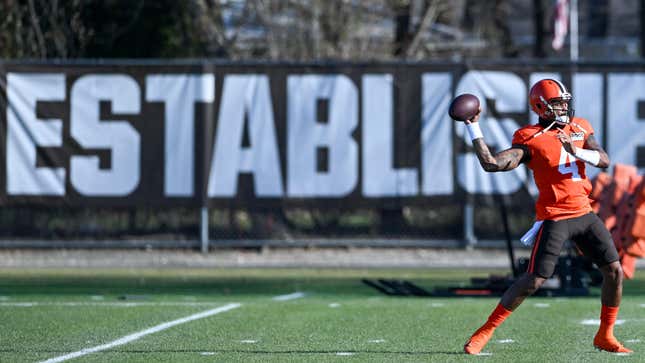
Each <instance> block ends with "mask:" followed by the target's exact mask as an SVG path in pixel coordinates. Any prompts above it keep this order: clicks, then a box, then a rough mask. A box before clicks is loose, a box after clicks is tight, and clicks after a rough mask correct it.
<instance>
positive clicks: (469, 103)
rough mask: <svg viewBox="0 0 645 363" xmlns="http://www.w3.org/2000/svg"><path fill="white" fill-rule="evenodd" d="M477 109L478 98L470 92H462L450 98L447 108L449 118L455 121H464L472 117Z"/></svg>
mask: <svg viewBox="0 0 645 363" xmlns="http://www.w3.org/2000/svg"><path fill="white" fill-rule="evenodd" d="M477 111H479V99H478V98H477V96H474V95H471V94H470V93H464V94H461V95H459V96H457V97H455V99H454V100H452V103H450V107H449V108H448V114H449V115H450V118H452V119H453V120H455V121H466V120H469V119H471V118H473V117H474V116H475V115H476V114H477Z"/></svg>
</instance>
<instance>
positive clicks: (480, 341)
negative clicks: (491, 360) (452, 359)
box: [464, 324, 495, 354]
mask: <svg viewBox="0 0 645 363" xmlns="http://www.w3.org/2000/svg"><path fill="white" fill-rule="evenodd" d="M494 331H495V328H494V327H491V326H488V325H487V324H484V326H482V327H481V328H479V329H477V331H476V332H475V333H474V334H473V335H472V336H471V337H470V339H468V341H467V342H466V344H464V352H465V353H467V354H479V352H481V351H482V349H484V347H485V346H486V343H488V341H489V340H490V338H491V337H492V336H493V332H494Z"/></svg>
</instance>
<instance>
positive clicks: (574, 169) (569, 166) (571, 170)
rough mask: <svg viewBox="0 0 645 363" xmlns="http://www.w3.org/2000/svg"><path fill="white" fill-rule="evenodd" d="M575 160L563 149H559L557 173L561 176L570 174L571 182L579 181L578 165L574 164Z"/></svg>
mask: <svg viewBox="0 0 645 363" xmlns="http://www.w3.org/2000/svg"><path fill="white" fill-rule="evenodd" d="M576 160H577V159H576V158H575V157H574V156H573V155H571V154H569V153H568V152H567V151H566V150H565V149H564V147H561V148H560V163H559V165H558V171H559V172H560V174H562V175H568V174H571V180H573V181H580V180H582V178H581V177H580V170H579V169H578V163H576Z"/></svg>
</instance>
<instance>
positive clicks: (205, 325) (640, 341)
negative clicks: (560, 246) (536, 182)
mask: <svg viewBox="0 0 645 363" xmlns="http://www.w3.org/2000/svg"><path fill="white" fill-rule="evenodd" d="M491 272H496V273H503V272H504V271H472V270H445V269H444V270H440V269H436V270H421V269H418V270H379V269H370V270H342V269H341V270H338V269H335V270H325V269H316V270H313V269H221V270H216V269H192V270H178V269H171V270H0V362H36V361H43V360H47V359H50V358H55V357H59V356H64V355H66V354H68V353H71V352H77V351H81V350H83V349H87V348H92V347H96V346H100V345H103V344H107V343H110V342H114V341H116V340H117V339H120V338H123V337H125V336H128V335H130V334H133V333H137V332H141V331H144V330H146V329H149V328H152V327H155V326H159V325H160V324H162V323H165V322H169V321H174V320H176V319H180V318H184V317H187V316H192V315H194V314H197V313H200V312H203V311H207V310H210V309H214V308H217V307H221V306H225V305H227V304H231V303H239V304H241V305H240V306H239V307H237V308H234V309H232V310H228V311H225V312H221V313H218V314H216V315H212V316H209V317H206V318H202V319H196V320H193V321H190V322H186V323H184V324H180V325H176V326H173V327H170V328H168V329H165V330H160V331H157V332H154V333H152V334H148V335H145V336H141V337H140V338H139V339H135V340H133V341H131V342H129V343H127V344H122V345H117V346H113V347H111V348H109V349H105V350H101V351H97V352H94V353H90V354H86V355H82V356H80V357H78V358H75V359H71V360H69V362H471V361H480V360H485V361H491V362H605V361H606V362H614V361H620V362H623V361H626V362H627V361H629V362H637V361H645V355H644V353H643V351H645V273H644V272H643V271H638V272H637V276H636V278H635V279H634V280H630V281H626V282H625V290H624V298H623V304H622V306H621V311H620V314H619V319H621V320H624V322H623V323H622V324H621V325H618V326H617V327H616V335H617V336H618V338H619V339H621V340H622V341H623V342H624V343H625V345H626V346H628V347H630V348H632V349H634V350H635V353H634V354H632V355H630V356H619V355H614V354H610V353H604V352H596V351H594V349H593V347H592V344H591V340H592V338H593V334H594V333H595V330H596V328H597V327H596V326H595V325H584V324H582V323H581V322H582V321H584V320H589V319H598V315H599V311H600V301H599V300H600V299H599V291H598V289H597V288H594V289H593V290H592V295H591V296H589V297H582V298H540V297H534V298H529V299H528V300H527V301H526V302H525V303H524V304H523V305H522V306H521V307H520V308H519V309H518V310H516V312H515V313H514V314H513V315H512V316H511V317H510V318H509V319H508V320H507V321H506V322H505V323H504V325H502V326H501V327H500V328H499V329H498V330H497V331H496V333H495V336H494V337H493V339H492V340H491V342H490V343H489V344H488V346H487V347H486V348H485V349H484V352H485V353H490V355H482V356H467V355H465V354H463V353H462V351H461V348H462V345H463V344H464V342H465V341H466V339H467V338H468V337H469V336H470V334H471V333H472V332H473V331H474V330H475V329H476V328H477V327H478V326H479V325H480V324H481V323H482V322H483V321H484V320H485V319H486V318H487V317H488V315H489V314H490V312H491V311H492V310H493V308H494V307H495V305H496V304H497V301H498V299H497V298H418V297H389V296H385V295H382V294H380V293H378V292H377V291H376V290H374V289H372V288H370V287H368V286H366V285H364V284H362V283H361V281H360V280H361V278H380V277H384V278H396V279H406V280H410V281H413V282H415V283H416V284H418V285H420V286H422V287H424V288H427V289H432V288H434V287H442V286H454V285H467V284H468V283H469V278H470V277H473V276H487V275H488V274H489V273H491ZM293 292H302V293H304V296H303V297H301V298H297V299H293V300H287V301H277V300H274V299H273V297H275V296H278V295H284V294H290V293H293Z"/></svg>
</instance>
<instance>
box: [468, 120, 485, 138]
mask: <svg viewBox="0 0 645 363" xmlns="http://www.w3.org/2000/svg"><path fill="white" fill-rule="evenodd" d="M466 129H468V133H469V134H470V140H475V139H479V138H482V137H484V134H482V130H481V129H480V128H479V122H473V123H469V124H467V125H466Z"/></svg>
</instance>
